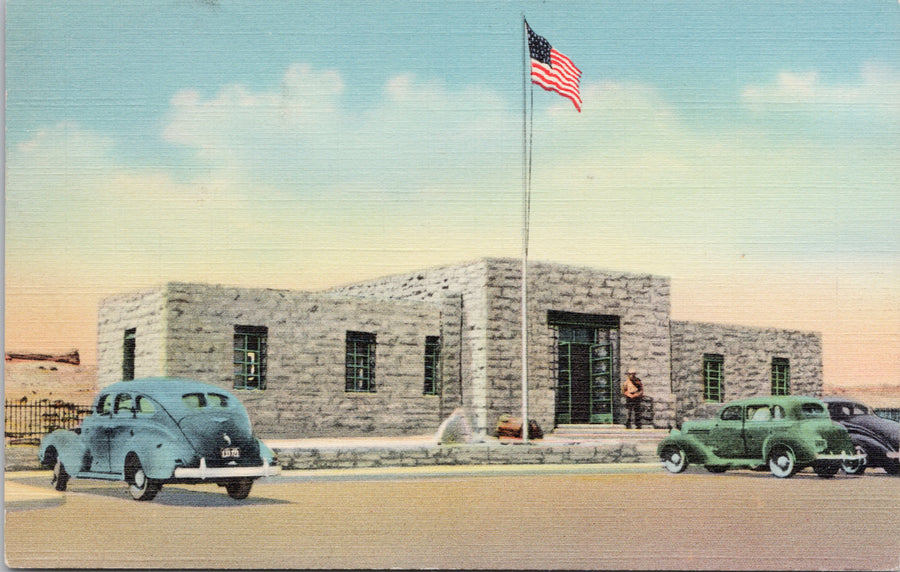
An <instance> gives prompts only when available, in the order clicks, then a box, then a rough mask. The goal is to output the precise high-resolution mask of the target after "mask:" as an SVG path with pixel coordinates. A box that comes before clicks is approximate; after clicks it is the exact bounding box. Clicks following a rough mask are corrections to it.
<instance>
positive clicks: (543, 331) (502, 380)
mask: <svg viewBox="0 0 900 572" xmlns="http://www.w3.org/2000/svg"><path fill="white" fill-rule="evenodd" d="M489 263H490V267H489V272H488V276H489V279H488V284H487V287H488V299H489V304H488V307H489V308H490V314H489V315H488V318H487V325H488V326H487V327H488V340H489V347H490V348H491V351H490V355H492V356H496V359H495V360H494V361H492V362H490V363H489V371H490V375H491V380H492V382H493V383H492V388H493V392H492V393H491V395H490V397H491V403H490V405H489V409H490V410H491V411H492V413H493V414H494V415H497V416H499V415H502V414H503V413H504V412H512V413H515V412H518V411H519V410H520V409H521V363H520V362H521V360H520V359H518V356H519V355H521V343H522V342H521V332H520V321H521V317H520V316H521V283H522V281H521V261H520V260H491V261H489ZM550 310H557V311H565V312H577V313H581V314H596V315H615V316H619V319H620V325H619V346H620V347H619V356H618V357H619V360H620V367H619V374H620V375H619V378H618V379H613V384H614V389H613V391H614V392H615V395H617V396H619V393H620V392H619V391H618V386H619V385H620V384H621V383H622V382H623V381H624V372H626V371H627V370H628V368H629V367H634V368H635V369H636V370H637V371H638V375H639V377H640V378H641V379H642V380H643V382H644V390H645V394H646V395H647V396H648V397H649V398H651V399H652V400H653V401H654V419H653V424H654V426H657V427H667V426H668V425H669V424H670V422H671V417H672V412H671V409H672V404H673V398H672V395H671V391H670V384H669V372H670V363H669V349H670V346H669V328H668V323H669V311H670V294H669V279H668V278H663V277H657V276H651V275H647V274H628V273H622V272H610V271H604V270H598V269H593V268H586V267H580V266H568V265H563V264H553V263H543V262H534V263H529V268H528V324H529V330H528V335H529V340H528V348H529V353H528V364H529V372H528V379H529V417H531V418H533V419H536V420H537V421H538V423H539V424H540V426H541V427H542V428H543V429H544V431H548V430H551V429H552V428H553V427H554V425H555V407H556V405H555V397H556V383H557V371H556V370H557V364H558V358H557V353H558V342H559V340H558V331H557V328H555V327H551V326H550V325H549V324H548V312H549V311H550ZM623 419H624V401H621V398H620V402H619V403H618V407H617V408H616V409H615V410H614V420H615V422H617V423H622V422H623Z"/></svg>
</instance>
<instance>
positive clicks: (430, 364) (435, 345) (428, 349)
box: [422, 336, 441, 395]
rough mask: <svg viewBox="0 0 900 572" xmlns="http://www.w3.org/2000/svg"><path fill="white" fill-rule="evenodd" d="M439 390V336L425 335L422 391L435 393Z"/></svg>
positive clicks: (428, 393)
mask: <svg viewBox="0 0 900 572" xmlns="http://www.w3.org/2000/svg"><path fill="white" fill-rule="evenodd" d="M440 392H441V338H440V337H439V336H425V386H424V389H423V390H422V393H424V394H425V395H437V394H439V393H440Z"/></svg>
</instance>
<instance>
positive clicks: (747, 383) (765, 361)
mask: <svg viewBox="0 0 900 572" xmlns="http://www.w3.org/2000/svg"><path fill="white" fill-rule="evenodd" d="M671 331H672V386H673V389H674V391H675V393H676V394H677V395H678V408H677V409H678V410H677V412H676V416H677V419H678V421H682V420H686V419H698V418H705V417H710V416H712V415H714V414H715V412H716V411H718V409H719V408H720V407H721V403H704V401H703V372H702V370H703V354H720V355H722V356H724V384H723V393H724V395H723V401H733V400H735V399H741V398H744V397H754V396H760V395H770V394H771V387H772V385H771V379H772V378H771V376H772V358H774V357H778V358H787V359H788V360H789V363H790V390H791V394H792V395H810V396H814V397H819V396H820V395H821V394H822V384H823V377H822V338H821V335H820V334H818V333H816V332H803V331H797V330H782V329H775V328H753V327H745V326H732V325H721V324H709V323H695V322H675V321H673V322H672V326H671Z"/></svg>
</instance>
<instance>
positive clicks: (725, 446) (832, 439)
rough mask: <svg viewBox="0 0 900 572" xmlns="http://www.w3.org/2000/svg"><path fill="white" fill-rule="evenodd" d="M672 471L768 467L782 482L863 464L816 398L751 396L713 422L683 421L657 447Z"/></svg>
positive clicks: (729, 406)
mask: <svg viewBox="0 0 900 572" xmlns="http://www.w3.org/2000/svg"><path fill="white" fill-rule="evenodd" d="M657 453H658V454H659V457H660V459H661V460H662V464H663V467H665V469H666V470H668V471H669V472H671V473H680V472H682V471H684V470H685V469H686V468H687V467H688V465H690V464H691V463H694V464H697V465H702V466H704V467H706V469H707V470H709V471H710V472H713V473H721V472H725V471H727V470H728V469H737V468H747V469H765V467H766V466H768V469H769V470H770V471H771V472H772V474H773V475H775V476H776V477H779V478H788V477H791V476H793V475H794V474H795V473H797V472H798V471H800V470H803V469H805V468H806V467H812V468H813V469H814V470H815V472H816V474H817V475H819V476H820V477H824V478H829V477H833V476H835V475H836V474H837V473H838V471H840V470H841V469H842V468H843V469H844V471H845V472H846V473H848V474H854V473H856V472H858V471H859V467H860V465H861V464H862V463H864V462H865V458H864V456H863V455H860V454H859V453H857V451H856V448H855V447H854V445H853V443H852V441H851V440H850V435H849V433H848V432H847V430H846V429H845V428H843V427H842V426H840V425H838V424H837V423H835V422H833V421H832V420H831V418H830V417H829V415H828V409H827V408H826V407H825V404H824V403H823V402H822V401H821V400H819V399H816V398H813V397H800V396H785V397H753V398H748V399H742V400H739V401H733V402H731V403H727V404H726V405H724V406H723V407H722V408H721V409H720V410H719V413H718V415H716V417H715V418H714V419H704V420H696V421H687V422H685V423H684V424H683V425H682V426H681V428H680V429H673V430H672V431H671V432H670V434H669V435H668V436H667V437H666V438H665V439H663V440H662V441H661V442H660V443H659V446H658V447H657Z"/></svg>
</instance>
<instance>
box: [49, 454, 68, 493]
mask: <svg viewBox="0 0 900 572" xmlns="http://www.w3.org/2000/svg"><path fill="white" fill-rule="evenodd" d="M50 484H52V485H53V488H54V489H56V490H58V491H64V490H66V487H67V486H68V484H69V473H67V472H66V467H65V466H63V464H62V461H60V460H59V457H57V458H56V463H54V464H53V477H51V479H50Z"/></svg>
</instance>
